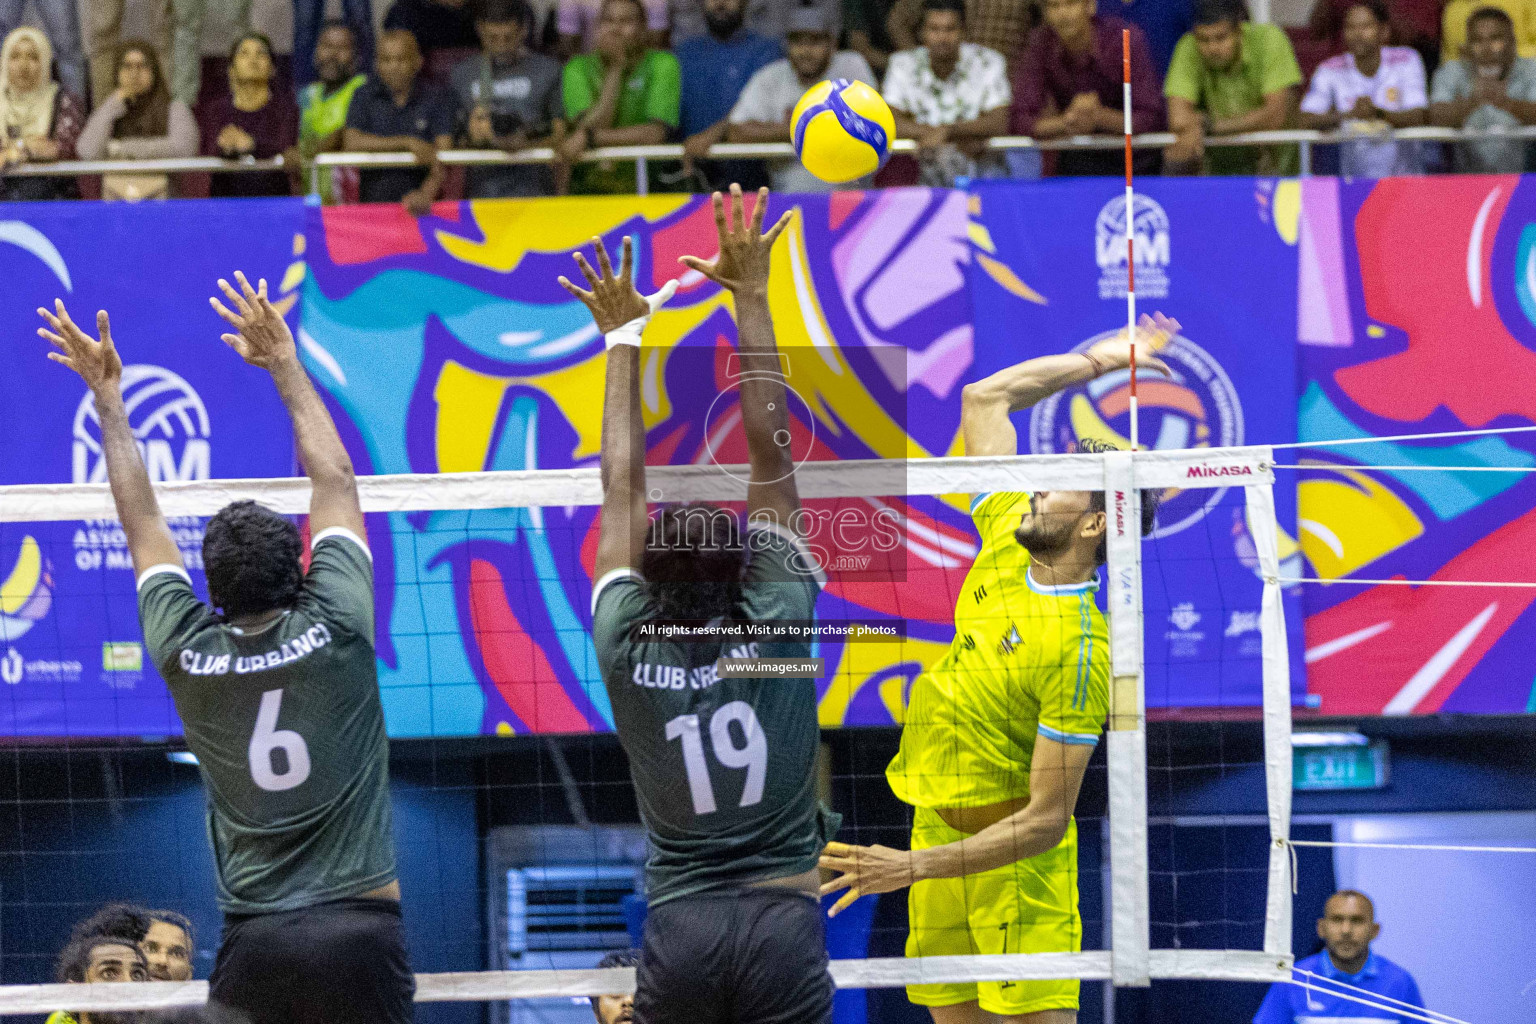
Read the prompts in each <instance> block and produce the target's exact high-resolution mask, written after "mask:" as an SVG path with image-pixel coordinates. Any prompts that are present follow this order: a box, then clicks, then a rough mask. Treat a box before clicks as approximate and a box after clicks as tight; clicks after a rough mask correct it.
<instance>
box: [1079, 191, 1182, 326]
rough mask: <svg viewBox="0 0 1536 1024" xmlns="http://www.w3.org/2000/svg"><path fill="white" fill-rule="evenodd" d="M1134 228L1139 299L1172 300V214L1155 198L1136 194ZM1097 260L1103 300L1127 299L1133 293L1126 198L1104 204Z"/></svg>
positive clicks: (1096, 226)
mask: <svg viewBox="0 0 1536 1024" xmlns="http://www.w3.org/2000/svg"><path fill="white" fill-rule="evenodd" d="M1131 229H1132V230H1133V231H1134V232H1135V239H1134V241H1135V243H1136V249H1135V251H1136V257H1135V258H1136V296H1137V298H1148V299H1163V298H1167V297H1168V262H1169V247H1168V242H1169V240H1168V213H1167V211H1165V210H1164V209H1163V208H1162V206H1160V205H1159V204H1158V202H1157V200H1155V199H1153V198H1152V197H1151V196H1146V195H1142V194H1141V193H1139V192H1138V193H1137V194H1136V205H1135V206H1134V207H1132V221H1131ZM1093 234H1094V246H1093V249H1094V257H1095V259H1097V260H1098V264H1099V298H1101V299H1123V298H1125V295H1126V292H1127V291H1128V290H1129V283H1130V281H1129V279H1130V275H1129V274H1128V273H1127V272H1126V267H1127V263H1126V261H1127V258H1128V257H1127V253H1126V246H1125V196H1124V195H1117V196H1115V198H1113V199H1111V200H1110V201H1109V202H1107V203H1105V204H1104V208H1103V209H1102V210H1100V211H1099V219H1098V221H1097V222H1095V224H1094V226H1093Z"/></svg>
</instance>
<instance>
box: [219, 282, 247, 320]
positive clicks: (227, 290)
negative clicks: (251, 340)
mask: <svg viewBox="0 0 1536 1024" xmlns="http://www.w3.org/2000/svg"><path fill="white" fill-rule="evenodd" d="M219 291H221V292H223V293H224V297H225V298H227V299H228V300H229V301H230V303H231V304H232V305H233V306H234V307H235V309H237V310H239V311H240V316H241V317H242V318H247V317H250V316H251V307H250V306H249V305H247V304H246V301H245V296H243V295H241V294H240V293H239V292H237V291H235V287H234V285H232V284H230V283H229V282H228V281H226V280H224V279H223V278H222V277H221V278H219Z"/></svg>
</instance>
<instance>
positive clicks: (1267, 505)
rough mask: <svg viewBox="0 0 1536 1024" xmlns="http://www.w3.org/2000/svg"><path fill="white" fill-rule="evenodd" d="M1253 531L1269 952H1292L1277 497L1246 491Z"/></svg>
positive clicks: (1287, 707) (1286, 664)
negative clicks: (1259, 596) (1259, 583)
mask: <svg viewBox="0 0 1536 1024" xmlns="http://www.w3.org/2000/svg"><path fill="white" fill-rule="evenodd" d="M1244 492H1245V494H1246V497H1247V500H1248V509H1247V511H1248V528H1249V530H1250V531H1251V532H1252V534H1253V543H1254V547H1255V548H1256V550H1257V554H1258V559H1259V576H1260V577H1261V578H1262V579H1263V581H1264V597H1263V601H1262V603H1261V604H1260V606H1259V637H1260V642H1261V644H1262V646H1261V658H1262V663H1263V669H1262V671H1263V684H1264V781H1265V786H1266V789H1267V792H1268V808H1269V892H1268V899H1267V901H1266V906H1265V911H1264V951H1265V952H1267V953H1277V954H1289V953H1290V952H1291V855H1290V850H1289V849H1288V847H1287V844H1288V843H1289V842H1290V838H1291V787H1292V785H1293V780H1292V777H1291V776H1292V772H1293V770H1294V769H1293V768H1292V766H1291V662H1290V656H1289V653H1288V651H1287V641H1286V634H1285V606H1284V603H1283V592H1282V590H1281V584H1280V543H1279V535H1278V531H1277V529H1276V524H1275V492H1274V488H1273V487H1270V486H1265V487H1259V486H1250V487H1245V488H1244Z"/></svg>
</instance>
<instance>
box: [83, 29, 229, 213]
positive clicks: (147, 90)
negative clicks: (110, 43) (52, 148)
mask: <svg viewBox="0 0 1536 1024" xmlns="http://www.w3.org/2000/svg"><path fill="white" fill-rule="evenodd" d="M115 79H116V81H117V88H116V89H115V90H113V92H112V94H111V95H110V96H108V97H107V98H106V99H105V100H103V101H102V102H101V103H99V104H97V106H96V109H95V110H93V111H92V112H91V116H90V117H89V118H88V119H87V120H86V122H85V128H84V129H82V130H81V132H80V138H79V139H78V140H76V142H75V152H76V153H77V154H78V155H79V156H80V159H82V160H100V159H102V158H107V159H111V160H159V159H166V158H174V157H189V156H196V155H197V140H198V135H197V122H196V121H195V120H193V118H192V111H191V110H189V109H187V105H186V104H185V103H183V102H181V100H178V99H173V98H172V97H171V92H170V88H169V87H168V86H167V85H166V82H165V76H164V75H163V74H162V73H161V71H160V61H159V60H158V58H156V56H155V51H154V48H153V47H151V46H150V45H149V44H148V43H146V42H143V41H142V40H136V39H133V40H129V41H128V42H126V43H124V44H123V46H122V50H121V52H120V53H119V54H118V58H117V68H116V74H115ZM101 193H102V198H103V199H127V200H139V199H165V198H167V197H168V196H169V195H170V194H171V182H170V178H169V176H168V175H165V174H158V173H153V172H151V173H143V174H131V173H130V174H124V173H119V174H108V175H104V176H103V177H102V179H101Z"/></svg>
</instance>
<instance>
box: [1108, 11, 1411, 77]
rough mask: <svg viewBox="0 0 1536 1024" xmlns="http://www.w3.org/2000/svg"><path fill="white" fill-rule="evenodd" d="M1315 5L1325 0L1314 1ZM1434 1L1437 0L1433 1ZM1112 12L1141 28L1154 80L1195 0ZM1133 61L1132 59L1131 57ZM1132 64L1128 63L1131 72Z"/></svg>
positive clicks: (1189, 22) (1190, 23) (1189, 21)
mask: <svg viewBox="0 0 1536 1024" xmlns="http://www.w3.org/2000/svg"><path fill="white" fill-rule="evenodd" d="M1317 2H1318V6H1322V5H1323V4H1325V3H1327V2H1328V0H1317ZM1433 2H1438V0H1433ZM1114 11H1115V14H1116V15H1117V16H1119V17H1121V18H1124V19H1125V20H1126V21H1128V22H1130V23H1131V24H1132V25H1135V26H1136V27H1137V28H1139V29H1141V33H1142V35H1143V36H1145V37H1146V40H1147V49H1148V50H1149V51H1150V52H1151V54H1152V66H1153V67H1154V68H1156V69H1157V80H1158V81H1162V80H1163V77H1164V76H1165V75H1167V74H1168V64H1169V62H1170V61H1172V60H1173V48H1174V47H1175V46H1177V45H1178V42H1179V39H1180V38H1181V37H1182V36H1183V35H1184V33H1186V32H1189V31H1190V30H1192V29H1193V28H1194V27H1195V0H1120V2H1119V3H1117V4H1115V5H1114ZM1132 59H1133V60H1134V58H1132ZM1135 70H1136V65H1135V64H1134V63H1133V64H1132V65H1131V71H1132V73H1133V74H1134V73H1135Z"/></svg>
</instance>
